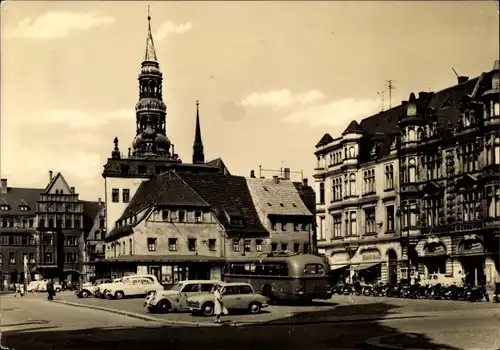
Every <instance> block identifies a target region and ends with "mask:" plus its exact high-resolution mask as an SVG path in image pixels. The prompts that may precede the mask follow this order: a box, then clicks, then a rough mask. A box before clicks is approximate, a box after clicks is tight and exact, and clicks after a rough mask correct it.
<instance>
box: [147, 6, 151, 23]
mask: <svg viewBox="0 0 500 350" xmlns="http://www.w3.org/2000/svg"><path fill="white" fill-rule="evenodd" d="M148 21H151V12H150V7H149V5H148Z"/></svg>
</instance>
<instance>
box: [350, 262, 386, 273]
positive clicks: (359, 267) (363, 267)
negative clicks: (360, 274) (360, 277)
mask: <svg viewBox="0 0 500 350" xmlns="http://www.w3.org/2000/svg"><path fill="white" fill-rule="evenodd" d="M380 264H381V263H379V262H377V263H369V264H359V265H355V266H353V267H352V270H353V271H361V270H367V269H369V268H370V267H373V266H377V265H380Z"/></svg>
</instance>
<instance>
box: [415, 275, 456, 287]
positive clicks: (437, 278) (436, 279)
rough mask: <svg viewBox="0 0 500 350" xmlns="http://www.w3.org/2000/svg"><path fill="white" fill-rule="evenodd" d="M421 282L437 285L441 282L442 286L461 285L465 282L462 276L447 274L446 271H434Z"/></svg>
mask: <svg viewBox="0 0 500 350" xmlns="http://www.w3.org/2000/svg"><path fill="white" fill-rule="evenodd" d="M420 284H423V285H430V286H435V285H437V284H441V285H442V286H461V285H462V284H463V282H462V279H461V278H460V277H451V276H446V275H445V274H444V273H432V274H430V275H429V276H427V278H425V279H422V280H421V281H420Z"/></svg>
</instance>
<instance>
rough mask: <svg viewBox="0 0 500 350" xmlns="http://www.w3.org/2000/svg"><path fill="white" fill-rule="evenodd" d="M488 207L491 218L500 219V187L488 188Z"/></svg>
mask: <svg viewBox="0 0 500 350" xmlns="http://www.w3.org/2000/svg"><path fill="white" fill-rule="evenodd" d="M486 205H487V209H488V214H487V216H488V217H489V218H498V217H500V188H499V187H498V185H496V186H487V187H486Z"/></svg>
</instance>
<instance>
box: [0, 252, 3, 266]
mask: <svg viewBox="0 0 500 350" xmlns="http://www.w3.org/2000/svg"><path fill="white" fill-rule="evenodd" d="M0 264H3V253H0Z"/></svg>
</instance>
